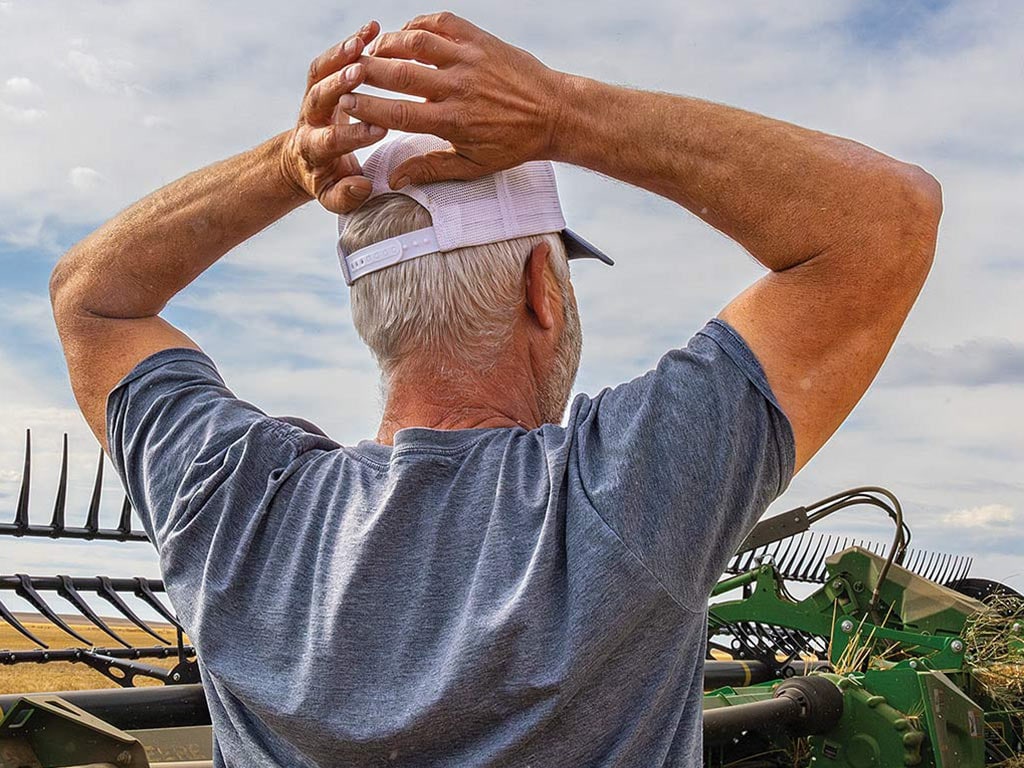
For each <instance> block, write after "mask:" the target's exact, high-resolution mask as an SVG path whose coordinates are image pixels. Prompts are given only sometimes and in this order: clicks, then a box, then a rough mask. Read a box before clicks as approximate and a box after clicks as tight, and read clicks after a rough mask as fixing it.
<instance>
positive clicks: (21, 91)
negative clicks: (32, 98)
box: [4, 77, 39, 96]
mask: <svg viewBox="0 0 1024 768" xmlns="http://www.w3.org/2000/svg"><path fill="white" fill-rule="evenodd" d="M4 90H5V91H7V93H13V94H16V95H18V96H25V95H29V94H33V93H39V86H38V85H36V84H35V83H33V82H32V81H31V80H29V79H28V78H27V77H9V78H7V81H6V82H5V83H4Z"/></svg>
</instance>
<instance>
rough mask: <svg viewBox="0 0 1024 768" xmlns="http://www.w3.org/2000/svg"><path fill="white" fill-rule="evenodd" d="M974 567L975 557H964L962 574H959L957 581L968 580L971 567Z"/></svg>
mask: <svg viewBox="0 0 1024 768" xmlns="http://www.w3.org/2000/svg"><path fill="white" fill-rule="evenodd" d="M972 565H974V558H973V557H964V565H963V568H962V569H961V571H960V573H958V574H957V575H956V580H957V581H963V580H964V579H966V578H967V574H969V573H970V572H971V566H972Z"/></svg>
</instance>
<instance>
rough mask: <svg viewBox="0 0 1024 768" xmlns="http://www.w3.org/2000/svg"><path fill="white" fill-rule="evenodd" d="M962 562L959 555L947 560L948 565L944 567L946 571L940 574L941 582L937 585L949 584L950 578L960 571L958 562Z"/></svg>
mask: <svg viewBox="0 0 1024 768" xmlns="http://www.w3.org/2000/svg"><path fill="white" fill-rule="evenodd" d="M962 560H963V557H962V556H961V555H953V556H951V557H950V559H949V563H947V565H946V570H945V571H944V572H943V574H942V581H940V582H939V584H942V585H946V584H948V583H949V580H950V578H951V577H952V576H953V574H955V573H956V572H957V571H959V570H960V562H961V561H962Z"/></svg>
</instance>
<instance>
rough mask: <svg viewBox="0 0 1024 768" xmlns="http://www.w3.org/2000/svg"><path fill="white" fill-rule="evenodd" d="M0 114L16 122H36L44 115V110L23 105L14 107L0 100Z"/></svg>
mask: <svg viewBox="0 0 1024 768" xmlns="http://www.w3.org/2000/svg"><path fill="white" fill-rule="evenodd" d="M0 115H3V116H4V117H6V118H9V119H10V120H13V121H14V122H16V123H26V124H30V123H36V122H38V121H40V120H42V119H43V118H44V117H46V110H44V109H33V108H25V107H16V106H14V105H13V104H7V103H6V102H3V101H0Z"/></svg>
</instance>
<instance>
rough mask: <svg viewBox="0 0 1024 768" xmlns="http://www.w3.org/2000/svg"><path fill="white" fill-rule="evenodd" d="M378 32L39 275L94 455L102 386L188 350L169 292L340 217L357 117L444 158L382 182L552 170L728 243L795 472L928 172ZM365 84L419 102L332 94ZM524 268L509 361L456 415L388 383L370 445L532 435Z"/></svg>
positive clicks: (540, 328)
mask: <svg viewBox="0 0 1024 768" xmlns="http://www.w3.org/2000/svg"><path fill="white" fill-rule="evenodd" d="M378 33H379V28H378V27H377V25H376V24H375V23H371V24H369V25H367V26H366V27H364V28H363V30H361V31H360V33H359V34H358V35H357V36H355V37H353V38H352V39H351V40H350V41H349V42H350V43H351V46H350V47H342V46H339V47H337V48H333V49H331V50H330V51H328V52H326V53H325V54H324V55H323V56H321V57H320V58H318V59H317V61H316V62H314V65H313V66H312V67H311V70H310V76H309V80H308V83H307V92H306V96H305V99H304V102H303V108H302V112H301V114H300V119H299V122H298V124H297V126H296V128H294V129H293V130H291V131H289V132H286V133H283V134H281V135H280V136H277V137H275V138H273V139H271V140H270V141H268V142H267V143H265V144H263V145H261V146H260V147H257V148H256V149H254V150H251V151H249V152H246V153H243V154H241V155H238V156H237V157H235V158H232V159H230V160H227V161H224V162H222V163H219V164H217V165H214V166H211V167H210V168H207V169H204V170H202V171H198V172H197V173H194V174H192V175H190V176H187V177H185V178H184V179H182V180H180V181H178V182H175V183H173V184H171V185H169V186H168V187H165V188H164V189H162V190H160V191H158V192H156V193H154V194H153V195H151V196H150V197H148V198H146V199H144V200H142V201H141V202H139V203H137V204H135V205H134V206H132V207H131V208H129V209H128V210H126V211H125V212H123V213H122V214H120V215H119V216H118V217H116V218H115V219H114V220H112V221H111V222H109V223H108V224H107V225H105V226H104V227H103V228H101V229H100V230H98V231H97V232H96V233H94V234H93V235H90V236H89V237H88V238H86V239H85V240H83V241H82V242H81V243H79V244H78V245H76V246H75V247H74V248H73V249H72V250H71V251H70V252H69V253H68V254H67V255H66V256H65V257H64V258H63V259H62V260H61V262H60V263H59V264H58V265H57V268H56V269H55V271H54V275H53V280H52V284H51V294H52V299H53V307H54V315H55V318H56V321H57V326H58V329H59V331H60V335H61V340H62V342H63V344H64V347H65V353H66V356H67V360H68V367H69V370H70V374H71V381H72V385H73V387H74V390H75V394H76V397H77V398H78V401H79V404H80V406H81V408H82V411H83V413H84V414H85V417H86V419H87V420H88V422H89V424H90V426H91V427H92V429H93V431H94V432H95V433H96V435H97V437H98V438H99V439H100V440H101V442H105V437H104V435H105V426H104V420H105V415H104V407H105V402H106V397H107V393H108V392H109V391H110V390H111V388H113V386H114V385H115V384H116V383H117V382H118V381H119V380H120V379H121V377H123V376H124V375H125V374H126V373H128V372H129V371H130V370H131V369H132V368H133V367H134V366H135V364H136V363H138V362H139V361H141V360H142V359H144V358H145V357H147V356H148V355H150V354H152V353H154V352H156V351H158V350H160V349H163V348H167V347H179V346H186V347H193V346H195V345H194V343H193V342H192V341H191V340H190V339H188V337H187V336H185V335H184V334H183V333H181V332H180V331H178V330H177V329H175V328H173V327H172V326H171V325H169V324H168V323H166V322H165V321H163V320H161V319H160V318H159V317H158V313H159V312H160V311H161V310H162V308H163V307H164V305H165V304H166V303H167V301H169V300H170V298H171V297H173V296H174V294H176V293H177V292H178V291H179V290H181V289H182V288H183V287H184V286H186V285H187V284H188V283H189V282H191V281H192V280H193V279H194V278H195V277H197V276H198V275H199V274H200V273H201V272H202V271H203V270H205V269H206V268H207V267H208V266H209V265H210V264H212V263H213V262H215V261H216V260H217V259H219V258H220V257H221V256H223V255H224V254H225V253H226V252H227V251H229V250H230V249H231V248H233V247H234V246H235V245H237V244H238V243H240V242H242V241H243V240H245V239H246V238H248V237H250V236H251V235H253V234H255V233H256V232H258V231H259V230H261V229H262V228H264V227H266V226H267V225H269V224H270V223H272V222H273V221H275V220H277V219H278V218H280V217H282V216H284V215H285V214H287V213H288V212H289V211H291V210H292V209H294V208H295V207H297V206H299V205H301V204H303V203H304V202H307V201H308V200H311V199H313V198H316V199H318V200H319V201H320V202H321V203H322V204H323V205H324V206H325V207H326V208H327V209H328V210H331V211H335V212H338V211H347V210H352V209H354V208H356V207H358V205H359V204H360V203H361V202H362V201H363V200H364V199H365V198H366V196H367V194H368V192H369V182H368V180H366V179H364V178H362V177H360V176H359V175H358V165H357V164H356V162H355V160H354V158H353V157H352V155H351V152H352V151H353V150H355V149H357V148H359V147H363V146H367V145H369V144H372V143H374V142H375V141H376V140H377V139H378V138H379V137H380V135H382V131H379V130H378V131H376V132H375V131H373V130H372V129H371V128H370V127H369V126H379V127H381V128H385V129H392V128H394V129H401V130H407V131H418V132H429V133H434V134H436V135H438V136H441V137H442V138H445V139H447V140H449V141H450V142H451V143H452V144H453V147H454V149H453V150H452V152H450V153H441V154H437V155H432V156H426V157H423V158H418V159H413V160H410V161H408V162H407V163H405V164H404V165H402V166H400V167H399V168H397V169H396V170H395V173H394V175H393V177H392V179H391V182H392V184H393V186H399V185H401V184H402V183H403V182H404V181H405V180H411V181H413V182H417V183H419V182H424V181H431V180H440V179H444V178H471V177H475V176H480V175H483V174H486V173H490V172H493V171H497V170H499V169H503V168H509V167H512V166H514V165H518V164H519V163H522V162H525V161H528V160H536V159H551V160H558V161H563V162H568V163H572V164H575V165H580V166H583V167H586V168H590V169H592V170H595V171H598V172H600V173H604V174H607V175H609V176H612V177H615V178H617V179H621V180H623V181H626V182H628V183H631V184H635V185H637V186H640V187H643V188H645V189H648V190H650V191H652V192H655V193H657V194H660V195H663V196H665V197H668V198H670V199H672V200H674V201H676V202H677V203H679V204H680V205H682V206H684V207H685V208H687V209H688V210H690V211H692V212H693V213H694V214H696V215H697V216H700V217H701V218H702V219H704V220H705V221H707V222H708V223H709V224H711V225H712V226H714V227H717V228H718V229H720V230H721V231H722V232H724V233H725V234H727V235H729V236H730V237H732V238H734V239H735V240H736V241H737V242H739V243H740V244H741V245H742V246H743V247H745V248H746V249H747V250H748V251H749V252H750V253H751V254H753V255H754V256H755V258H757V259H758V260H759V261H760V262H761V263H762V264H764V265H765V266H766V267H767V268H768V269H769V270H770V272H769V274H768V275H766V276H765V277H764V278H762V279H761V280H760V281H758V282H757V283H755V284H754V285H752V286H751V287H750V288H748V289H747V290H746V291H744V292H743V293H742V294H740V296H738V297H736V298H735V299H733V301H732V302H730V303H729V304H728V305H727V306H726V307H725V308H724V309H723V310H722V312H721V314H720V316H721V317H722V318H723V319H724V320H726V321H727V322H728V323H730V324H731V325H732V326H733V327H734V328H736V329H737V330H738V331H739V332H740V334H741V335H742V336H743V338H744V339H745V340H746V342H747V343H748V344H749V346H750V347H751V348H752V349H753V351H754V352H755V354H756V355H757V357H758V358H759V360H760V362H761V364H762V366H763V367H764V369H765V371H766V373H767V376H768V379H769V382H770V383H771V386H772V388H773V390H774V392H775V394H776V396H777V398H778V400H779V402H780V404H781V406H782V408H783V410H784V411H785V413H786V414H787V416H788V417H789V419H790V421H791V423H792V426H793V430H794V434H795V438H796V450H797V462H796V465H797V468H799V467H801V466H803V465H804V464H805V463H806V462H807V461H808V460H809V459H810V458H811V456H813V455H814V453H815V452H816V451H817V450H818V449H819V448H820V447H821V446H822V445H823V444H824V443H825V441H826V440H828V438H829V437H830V436H831V435H832V434H833V432H834V431H835V430H836V429H837V428H838V426H839V424H840V423H841V422H842V421H843V419H844V418H845V417H846V416H847V414H848V413H849V412H850V410H851V409H852V408H853V406H854V405H855V404H856V402H857V401H858V400H859V399H860V397H861V396H862V395H863V393H864V391H865V390H866V388H867V387H868V385H869V384H870V383H871V381H872V379H873V378H874V376H875V374H876V373H877V371H878V369H879V367H880V366H881V364H882V361H883V360H884V359H885V356H886V354H887V353H888V351H889V349H890V347H891V345H892V343H893V341H894V340H895V338H896V335H897V333H898V331H899V329H900V327H901V326H902V324H903V321H904V319H905V318H906V315H907V312H908V311H909V310H910V307H911V305H912V304H913V302H914V300H915V298H916V296H917V294H918V292H919V291H920V288H921V286H922V284H923V282H924V280H925V277H926V276H927V273H928V270H929V267H930V265H931V262H932V258H933V254H934V249H935V238H936V232H937V226H938V221H939V217H940V215H941V195H940V191H939V186H938V184H937V183H936V182H935V180H934V179H932V178H931V177H930V176H929V175H928V174H926V173H925V172H924V171H922V170H921V169H919V168H917V167H915V166H910V165H906V164H904V163H900V162H898V161H896V160H893V159H892V158H889V157H886V156H884V155H882V154H879V153H877V152H875V151H873V150H871V149H869V148H867V147H864V146H862V145H860V144H856V143H854V142H851V141H848V140H845V139H840V138H836V137H834V136H829V135H826V134H822V133H817V132H814V131H809V130H806V129H803V128H799V127H797V126H794V125H790V124H787V123H783V122H780V121H777V120H772V119H769V118H766V117H762V116H759V115H754V114H751V113H748V112H743V111H741V110H737V109H732V108H730V107H725V106H721V105H717V104H712V103H709V102H705V101H700V100H698V99H691V98H686V97H680V96H673V95H667V94H659V93H646V92H642V91H634V90H629V89H626V88H620V87H616V86H611V85H606V84H603V83H598V82H595V81H592V80H588V79H585V78H580V77H574V76H571V75H567V74H564V73H560V72H556V71H554V70H551V69H549V68H547V67H545V66H544V65H543V64H542V63H541V62H539V61H538V60H537V59H535V58H534V57H532V56H531V55H530V54H528V53H526V52H525V51H522V50H520V49H518V48H515V47H513V46H510V45H508V44H507V43H504V42H503V41H501V40H499V39H498V38H496V37H494V36H493V35H490V34H488V33H486V32H484V31H483V30H480V29H479V28H477V27H475V26H473V25H472V24H470V23H469V22H467V21H465V20H463V19H460V18H458V17H456V16H454V15H452V14H449V13H442V14H435V15H430V16H421V17H418V18H417V19H415V20H413V21H412V22H410V23H409V24H407V25H406V27H405V28H403V29H402V30H401V31H398V32H393V33H387V34H384V35H380V36H378ZM371 41H372V45H371V48H370V49H369V51H367V52H366V53H367V54H372V55H364V51H363V48H364V46H365V45H368V44H371ZM412 60H415V61H418V62H422V63H424V64H428V65H431V66H430V67H423V66H420V65H419V64H416V63H412ZM364 82H365V83H368V84H370V85H375V86H379V87H382V88H385V89H387V90H390V91H395V92H399V93H406V94H412V95H418V96H423V97H425V98H426V102H424V103H415V102H409V101H398V100H392V99H387V98H382V97H378V96H369V95H365V94H352V93H351V91H352V90H353V89H354V88H356V87H357V86H358V85H360V84H362V83H364ZM336 107H337V108H336ZM346 113H347V114H346ZM348 115H351V116H352V117H355V118H357V119H358V120H361V121H362V124H354V125H349V124H348ZM339 118H340V119H339ZM336 120H337V122H334V121H336ZM623 261H628V258H626V259H623ZM526 272H527V278H528V279H527V288H526V290H525V291H524V302H523V308H522V312H521V314H520V317H519V320H518V321H517V329H516V333H515V343H514V349H515V354H514V355H512V356H510V357H509V358H508V360H507V362H506V364H505V365H503V366H501V367H499V368H498V369H495V370H494V371H493V372H492V378H491V380H490V382H489V383H488V382H486V381H484V382H481V386H480V387H479V390H478V392H477V393H476V395H475V396H474V397H472V398H470V399H469V400H464V401H462V402H461V403H458V404H454V405H453V404H452V403H450V402H447V401H444V400H442V399H439V398H438V397H437V395H436V392H434V391H433V388H432V386H431V381H430V377H429V375H426V376H425V377H422V376H421V377H420V378H418V379H416V380H398V381H395V382H392V387H391V396H390V399H389V402H388V404H387V405H386V407H385V418H384V422H383V423H382V426H381V431H380V433H379V435H378V438H379V439H380V440H381V441H383V442H389V441H390V437H391V435H393V434H394V432H395V431H396V430H397V429H399V428H401V427H403V426H414V425H416V426H432V427H440V428H444V429H458V428H468V427H478V426H509V425H511V424H515V423H520V424H524V425H526V426H529V427H534V426H538V412H539V409H538V407H537V401H536V385H535V382H536V381H537V380H539V379H540V378H542V377H543V376H544V375H545V372H546V366H548V365H549V364H550V359H551V354H552V351H553V350H554V347H555V344H556V342H557V339H558V338H559V335H560V333H561V317H562V312H561V297H560V294H559V291H558V289H557V283H556V281H555V278H554V275H553V273H552V271H551V269H550V267H548V266H547V253H546V250H545V249H544V248H543V247H538V249H535V250H534V252H533V253H532V254H531V257H530V260H529V263H528V266H527V270H526ZM685 333H686V332H685V329H680V339H683V338H684V335H685Z"/></svg>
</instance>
